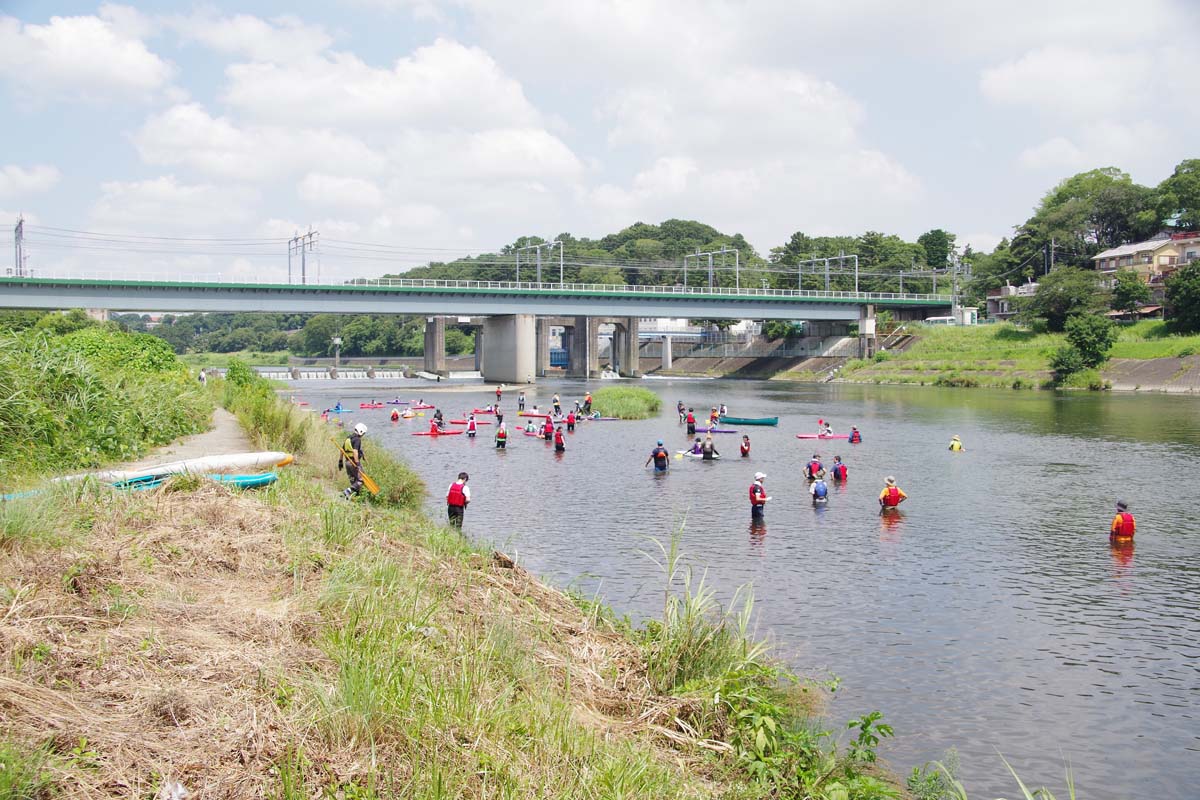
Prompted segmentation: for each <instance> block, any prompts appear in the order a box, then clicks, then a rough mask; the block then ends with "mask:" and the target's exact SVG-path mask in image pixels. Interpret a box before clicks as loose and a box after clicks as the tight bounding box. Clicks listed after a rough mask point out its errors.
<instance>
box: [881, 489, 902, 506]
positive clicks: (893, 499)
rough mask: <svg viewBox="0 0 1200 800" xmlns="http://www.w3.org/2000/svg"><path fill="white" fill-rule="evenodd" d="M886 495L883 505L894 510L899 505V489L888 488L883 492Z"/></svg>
mask: <svg viewBox="0 0 1200 800" xmlns="http://www.w3.org/2000/svg"><path fill="white" fill-rule="evenodd" d="M885 491H886V492H887V494H885V495H884V497H883V504H884V505H885V506H887V507H888V508H895V507H896V506H898V505H900V489H899V488H898V487H896V486H889V487H887V489H886V490H885Z"/></svg>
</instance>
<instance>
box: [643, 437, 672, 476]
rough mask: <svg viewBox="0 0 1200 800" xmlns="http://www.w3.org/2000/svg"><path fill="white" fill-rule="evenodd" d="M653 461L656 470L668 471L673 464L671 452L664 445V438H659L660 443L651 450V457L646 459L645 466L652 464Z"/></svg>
mask: <svg viewBox="0 0 1200 800" xmlns="http://www.w3.org/2000/svg"><path fill="white" fill-rule="evenodd" d="M651 461H653V462H654V471H655V472H666V471H667V468H668V467H669V466H671V454H670V453H668V452H667V449H666V448H665V447H663V440H662V439H659V440H658V445H657V446H655V448H654V449H653V450H651V451H650V457H649V458H647V459H646V464H645V466H647V467H648V466H650V462H651Z"/></svg>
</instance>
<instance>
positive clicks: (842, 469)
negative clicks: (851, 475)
mask: <svg viewBox="0 0 1200 800" xmlns="http://www.w3.org/2000/svg"><path fill="white" fill-rule="evenodd" d="M847 472H848V470H847V469H846V465H845V464H843V463H842V457H841V456H834V457H833V479H834V480H835V481H838V482H839V483H840V482H842V481H844V480H846V473H847Z"/></svg>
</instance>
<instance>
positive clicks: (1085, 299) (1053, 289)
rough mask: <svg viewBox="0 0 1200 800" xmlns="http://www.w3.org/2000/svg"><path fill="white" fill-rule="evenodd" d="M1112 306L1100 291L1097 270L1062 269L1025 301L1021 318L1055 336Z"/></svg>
mask: <svg viewBox="0 0 1200 800" xmlns="http://www.w3.org/2000/svg"><path fill="white" fill-rule="evenodd" d="M1108 306H1109V301H1108V297H1107V295H1106V293H1104V292H1101V291H1100V289H1099V283H1098V279H1097V277H1096V273H1095V271H1094V270H1084V269H1075V268H1074V267H1063V268H1061V269H1057V270H1055V271H1054V272H1052V273H1050V274H1049V275H1046V276H1045V277H1043V278H1041V279H1040V281H1039V283H1038V288H1037V291H1036V292H1035V293H1034V294H1033V296H1032V297H1026V298H1022V299H1021V302H1020V304H1019V305H1018V310H1019V316H1020V318H1021V320H1022V321H1023V322H1025V323H1027V324H1037V323H1042V324H1045V326H1046V327H1047V328H1048V329H1049V330H1051V331H1054V332H1056V333H1061V332H1062V331H1064V330H1066V326H1067V320H1068V319H1070V318H1071V317H1073V316H1076V315H1088V314H1094V313H1097V312H1099V311H1102V310H1104V309H1107V308H1108Z"/></svg>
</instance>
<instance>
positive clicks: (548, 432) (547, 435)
mask: <svg viewBox="0 0 1200 800" xmlns="http://www.w3.org/2000/svg"><path fill="white" fill-rule="evenodd" d="M542 437H543V438H544V439H545V440H546V441H547V442H548V441H550V440H551V439H553V438H554V423H553V422H551V421H550V420H546V427H544V428H542Z"/></svg>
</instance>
